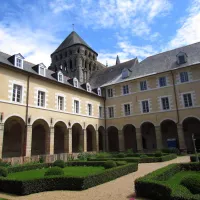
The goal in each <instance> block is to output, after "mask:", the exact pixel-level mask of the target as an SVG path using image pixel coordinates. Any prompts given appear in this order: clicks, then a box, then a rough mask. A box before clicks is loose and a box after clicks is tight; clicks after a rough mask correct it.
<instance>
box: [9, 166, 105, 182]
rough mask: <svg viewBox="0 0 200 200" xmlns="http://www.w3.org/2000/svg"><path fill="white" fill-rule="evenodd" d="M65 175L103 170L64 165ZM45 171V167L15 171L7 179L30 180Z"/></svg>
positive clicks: (101, 170) (94, 172)
mask: <svg viewBox="0 0 200 200" xmlns="http://www.w3.org/2000/svg"><path fill="white" fill-rule="evenodd" d="M63 170H64V173H65V176H73V177H80V176H81V177H84V176H88V175H92V174H96V173H100V172H103V171H104V170H105V169H104V167H82V166H81V167H74V166H73V167H65V168H64V169H63ZM46 171H47V168H45V169H35V170H29V171H23V172H16V173H10V174H8V177H7V178H8V179H17V180H30V179H35V178H42V177H44V173H45V172H46Z"/></svg>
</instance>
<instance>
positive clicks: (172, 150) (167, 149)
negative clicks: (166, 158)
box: [162, 148, 180, 155]
mask: <svg viewBox="0 0 200 200" xmlns="http://www.w3.org/2000/svg"><path fill="white" fill-rule="evenodd" d="M162 152H163V153H168V154H171V153H175V154H177V155H180V150H179V149H178V148H166V149H162Z"/></svg>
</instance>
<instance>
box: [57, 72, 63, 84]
mask: <svg viewBox="0 0 200 200" xmlns="http://www.w3.org/2000/svg"><path fill="white" fill-rule="evenodd" d="M58 81H59V82H61V83H63V81H64V78H63V73H62V72H58Z"/></svg>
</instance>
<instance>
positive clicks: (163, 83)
mask: <svg viewBox="0 0 200 200" xmlns="http://www.w3.org/2000/svg"><path fill="white" fill-rule="evenodd" d="M159 85H160V87H164V86H166V85H167V82H166V77H165V76H164V77H160V78H159Z"/></svg>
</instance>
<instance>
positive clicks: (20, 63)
mask: <svg viewBox="0 0 200 200" xmlns="http://www.w3.org/2000/svg"><path fill="white" fill-rule="evenodd" d="M14 56H15V63H14V65H15V66H16V67H18V68H21V69H22V68H23V61H24V57H23V56H22V55H21V54H20V53H19V54H16V55H14Z"/></svg>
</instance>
